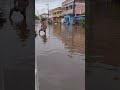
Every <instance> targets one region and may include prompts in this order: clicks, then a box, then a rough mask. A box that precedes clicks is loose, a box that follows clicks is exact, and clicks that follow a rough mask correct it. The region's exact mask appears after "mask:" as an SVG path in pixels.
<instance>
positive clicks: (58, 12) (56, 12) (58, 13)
mask: <svg viewBox="0 0 120 90" xmlns="http://www.w3.org/2000/svg"><path fill="white" fill-rule="evenodd" d="M52 18H53V21H54V22H61V18H62V7H57V8H54V9H52Z"/></svg>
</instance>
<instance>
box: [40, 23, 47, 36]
mask: <svg viewBox="0 0 120 90" xmlns="http://www.w3.org/2000/svg"><path fill="white" fill-rule="evenodd" d="M46 29H47V26H46V25H45V22H44V21H43V22H42V24H41V29H40V30H39V33H40V31H44V32H45V34H46Z"/></svg>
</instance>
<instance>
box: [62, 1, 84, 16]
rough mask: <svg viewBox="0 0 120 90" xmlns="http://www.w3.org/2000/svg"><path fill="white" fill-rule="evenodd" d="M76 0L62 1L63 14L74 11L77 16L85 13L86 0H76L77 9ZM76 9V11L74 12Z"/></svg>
mask: <svg viewBox="0 0 120 90" xmlns="http://www.w3.org/2000/svg"><path fill="white" fill-rule="evenodd" d="M73 5H74V0H65V1H64V2H63V3H62V7H63V12H62V15H63V16H64V15H68V14H71V15H73V13H74V14H75V16H78V15H83V14H85V2H84V0H75V9H74V6H73ZM74 10H75V12H73V11H74Z"/></svg>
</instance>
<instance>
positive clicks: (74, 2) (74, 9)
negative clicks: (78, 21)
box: [72, 0, 75, 23]
mask: <svg viewBox="0 0 120 90" xmlns="http://www.w3.org/2000/svg"><path fill="white" fill-rule="evenodd" d="M74 17H75V0H74V1H73V20H72V23H74Z"/></svg>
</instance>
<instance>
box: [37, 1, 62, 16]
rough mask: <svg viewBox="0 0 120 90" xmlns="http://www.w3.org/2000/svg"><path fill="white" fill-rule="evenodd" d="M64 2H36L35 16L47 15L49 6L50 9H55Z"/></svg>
mask: <svg viewBox="0 0 120 90" xmlns="http://www.w3.org/2000/svg"><path fill="white" fill-rule="evenodd" d="M63 1H64V0H35V14H37V15H38V14H42V13H47V8H48V7H47V5H46V4H49V9H53V8H56V7H59V6H62V2H63Z"/></svg>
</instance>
